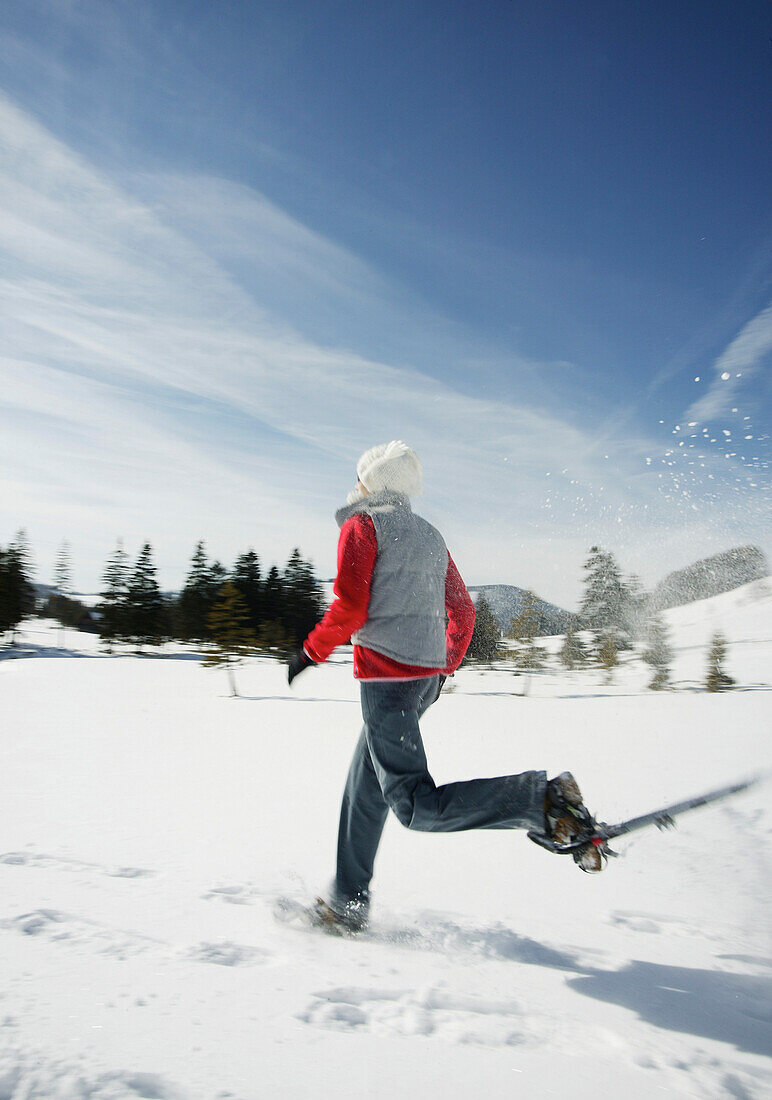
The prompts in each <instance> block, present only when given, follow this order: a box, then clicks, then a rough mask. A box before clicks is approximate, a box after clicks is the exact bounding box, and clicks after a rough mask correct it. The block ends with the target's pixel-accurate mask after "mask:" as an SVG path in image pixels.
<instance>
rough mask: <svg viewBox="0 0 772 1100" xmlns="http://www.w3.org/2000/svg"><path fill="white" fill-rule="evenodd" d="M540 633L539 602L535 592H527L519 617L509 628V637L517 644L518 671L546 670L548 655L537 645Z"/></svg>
mask: <svg viewBox="0 0 772 1100" xmlns="http://www.w3.org/2000/svg"><path fill="white" fill-rule="evenodd" d="M538 632H539V612H538V601H537V599H536V596H535V595H534V593H533V592H530V591H529V592H525V593H524V595H523V603H522V607H521V609H520V613H519V615H517V616H516V617H515V618H514V619H513V620H512V622H511V623H510V626H509V637H510V638H513V639H514V640H515V641H516V642H517V669H518V670H525V671H529V672H530V671H533V670H534V669H540V668H544V664H545V661H546V654H545V652H544V650H543V648H542V647H541V646H539V645H537V644H536V636H537V634H538Z"/></svg>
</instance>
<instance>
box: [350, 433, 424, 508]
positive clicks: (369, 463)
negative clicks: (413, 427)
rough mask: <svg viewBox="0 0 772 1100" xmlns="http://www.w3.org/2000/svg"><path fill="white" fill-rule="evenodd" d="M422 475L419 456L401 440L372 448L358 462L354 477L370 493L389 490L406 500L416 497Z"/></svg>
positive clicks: (420, 485)
mask: <svg viewBox="0 0 772 1100" xmlns="http://www.w3.org/2000/svg"><path fill="white" fill-rule="evenodd" d="M422 474H423V470H422V468H421V462H420V460H419V458H418V455H417V454H416V453H415V451H414V450H413V448H412V447H408V445H407V443H403V442H402V440H401V439H392V441H391V443H379V444H378V446H377V447H371V448H370V450H369V451H365V453H364V454H363V455H362V457H361V458H360V460H359V462H358V463H357V476H358V477H359V480H360V481H361V482H362V484H363V485H364V487H365V489H367V490H368V492H370V493H380V492H383V491H385V490H390V491H391V492H392V493H404V495H405V496H408V497H414V496H418V494H419V493H420V492H421V488H422V484H421V477H422Z"/></svg>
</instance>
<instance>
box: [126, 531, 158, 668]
mask: <svg viewBox="0 0 772 1100" xmlns="http://www.w3.org/2000/svg"><path fill="white" fill-rule="evenodd" d="M163 610H164V606H163V597H162V596H161V592H160V590H159V588H158V583H157V581H156V569H155V565H154V564H153V551H152V548H151V546H150V543H149V542H146V543H145V545H144V546H143V547H142V550H141V551H140V554H139V557H138V558H137V564H136V566H135V568H134V572H133V574H132V576H131V578H130V580H129V585H128V590H127V611H128V614H127V624H128V633H129V636H130V637H131V638H132V640H133V641H134V642H135V644H136V645H137V646H139V647H140V649H141V647H142V646H143V645H158V644H159V643H160V641H161V633H162V619H163Z"/></svg>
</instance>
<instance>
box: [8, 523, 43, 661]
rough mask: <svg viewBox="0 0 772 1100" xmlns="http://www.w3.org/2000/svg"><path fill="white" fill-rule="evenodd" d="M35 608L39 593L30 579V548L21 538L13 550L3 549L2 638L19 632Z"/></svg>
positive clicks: (11, 546) (12, 544)
mask: <svg viewBox="0 0 772 1100" xmlns="http://www.w3.org/2000/svg"><path fill="white" fill-rule="evenodd" d="M19 534H22V533H21V532H20V533H19ZM34 608H35V590H34V588H33V586H32V582H31V580H30V575H29V553H28V548H26V544H25V541H24V540H22V541H20V539H19V535H17V537H16V541H15V542H13V543H11V545H10V546H9V547H7V548H3V547H0V634H4V633H5V632H6V631H9V630H11V631H15V630H16V627H17V626H18V625H19V623H20V622H21V620H22V619H24V618H26V616H27V615H30V614H31V613H32V612H33V611H34ZM12 640H13V639H12Z"/></svg>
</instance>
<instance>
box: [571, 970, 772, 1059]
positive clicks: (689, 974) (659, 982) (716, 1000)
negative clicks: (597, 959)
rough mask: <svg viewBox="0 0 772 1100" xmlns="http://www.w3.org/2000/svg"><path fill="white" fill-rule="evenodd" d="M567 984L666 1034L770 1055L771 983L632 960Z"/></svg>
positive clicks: (771, 1020) (771, 1043) (771, 1052)
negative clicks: (679, 1033) (709, 1040)
mask: <svg viewBox="0 0 772 1100" xmlns="http://www.w3.org/2000/svg"><path fill="white" fill-rule="evenodd" d="M568 984H569V985H570V986H571V987H572V988H573V989H575V990H576V991H577V993H582V994H584V995H585V996H586V997H593V998H595V1000H599V1001H607V1002H609V1003H611V1004H618V1005H621V1006H622V1007H623V1008H628V1009H630V1010H631V1011H632V1012H635V1013H637V1014H638V1016H639V1017H640V1018H641V1019H642V1020H645V1021H646V1022H647V1023H649V1024H653V1025H654V1026H655V1027H661V1028H664V1029H665V1030H666V1031H679V1032H685V1033H687V1034H689V1035H699V1036H701V1037H702V1038H704V1039H717V1040H718V1041H719V1042H723V1043H731V1044H732V1045H733V1046H735V1047H737V1049H738V1050H742V1051H747V1052H748V1053H749V1054H762V1055H764V1054H765V1055H768V1056H769V1055H772V979H769V978H766V977H756V976H754V975H750V974H727V973H725V972H723V971H720V970H696V969H690V968H689V967H685V966H663V965H661V964H659V963H649V962H640V961H638V960H633V961H632V962H630V963H628V964H627V966H625V967H623V968H622V969H621V970H592V971H590V972H589V973H588V972H585V974H584V975H583V976H582V977H577V978H570V979H569V980H568Z"/></svg>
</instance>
